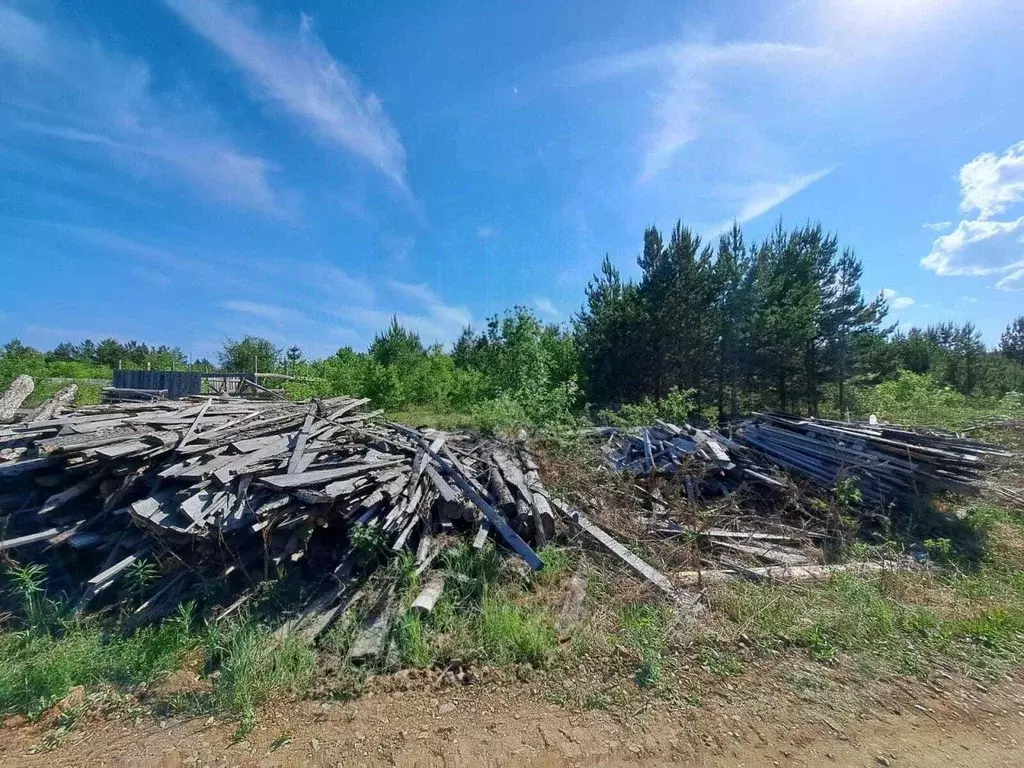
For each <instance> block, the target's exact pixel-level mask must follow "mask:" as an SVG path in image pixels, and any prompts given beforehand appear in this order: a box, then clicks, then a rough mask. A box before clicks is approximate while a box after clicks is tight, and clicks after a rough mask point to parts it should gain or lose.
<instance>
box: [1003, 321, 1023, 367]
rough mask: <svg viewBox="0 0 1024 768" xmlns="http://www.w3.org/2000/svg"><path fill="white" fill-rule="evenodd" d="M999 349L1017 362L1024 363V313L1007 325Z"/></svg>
mask: <svg viewBox="0 0 1024 768" xmlns="http://www.w3.org/2000/svg"><path fill="white" fill-rule="evenodd" d="M999 351H1000V352H1001V353H1002V354H1003V355H1004V356H1005V357H1008V358H1010V359H1011V360H1013V361H1014V362H1015V363H1020V364H1021V365H1024V315H1021V316H1020V317H1018V318H1017V319H1016V320H1014V321H1013V322H1012V323H1010V324H1009V325H1008V326H1006V330H1005V331H1003V335H1002V336H1001V337H1000V338H999Z"/></svg>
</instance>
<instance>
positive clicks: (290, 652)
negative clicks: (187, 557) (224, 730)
mask: <svg viewBox="0 0 1024 768" xmlns="http://www.w3.org/2000/svg"><path fill="white" fill-rule="evenodd" d="M211 650H212V657H213V661H215V662H216V663H217V666H218V669H219V671H220V675H219V677H218V678H217V680H216V683H215V686H214V692H215V696H216V699H217V702H218V704H219V705H220V708H221V709H223V710H225V711H227V712H231V713H233V714H235V715H237V716H238V718H239V721H240V723H239V726H238V731H237V733H236V736H237V737H238V738H244V736H246V735H247V734H248V733H249V732H250V731H251V730H252V727H253V725H254V724H255V722H256V710H257V708H258V707H259V706H260V705H261V704H263V703H264V702H265V701H266V700H267V698H268V697H269V696H270V694H272V693H275V692H279V691H291V692H296V693H297V692H298V691H299V690H301V689H302V688H303V687H304V686H305V685H306V684H307V683H309V681H310V680H311V679H312V678H313V673H314V670H315V668H316V654H315V652H314V650H313V649H312V648H310V647H309V646H308V645H306V644H304V643H302V642H301V641H300V640H297V639H296V638H295V637H293V636H292V637H287V638H285V639H283V640H278V639H277V638H275V637H274V636H273V635H271V634H269V633H268V632H267V631H266V629H265V628H263V627H261V626H260V625H257V624H252V623H247V622H243V623H240V624H237V625H234V626H231V627H229V628H228V629H227V630H226V631H224V632H223V633H220V632H216V633H214V636H213V643H212V647H211Z"/></svg>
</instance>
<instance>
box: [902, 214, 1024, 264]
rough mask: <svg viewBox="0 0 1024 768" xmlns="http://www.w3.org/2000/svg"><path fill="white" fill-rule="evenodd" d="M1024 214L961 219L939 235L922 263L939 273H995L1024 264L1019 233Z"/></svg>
mask: <svg viewBox="0 0 1024 768" xmlns="http://www.w3.org/2000/svg"><path fill="white" fill-rule="evenodd" d="M1021 234H1024V216H1022V217H1021V218H1019V219H1016V220H1014V221H986V220H968V221H961V222H960V223H959V224H958V225H957V227H956V229H954V230H953V231H952V232H950V233H949V234H948V235H942V236H941V237H939V238H936V240H935V242H934V243H932V250H931V252H930V253H929V254H928V255H927V256H925V257H924V258H923V259H921V266H922V267H924V268H925V269H930V270H932V271H933V272H935V273H936V274H938V275H943V276H953V275H957V276H960V275H967V276H975V277H977V276H982V275H994V274H999V273H1001V272H1006V271H1008V270H1011V269H1014V268H1015V267H1018V266H1021V265H1022V264H1024V249H1022V248H1021V247H1020V246H1021V238H1020V235H1021Z"/></svg>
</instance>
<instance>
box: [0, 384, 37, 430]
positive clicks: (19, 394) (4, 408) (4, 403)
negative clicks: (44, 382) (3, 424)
mask: <svg viewBox="0 0 1024 768" xmlns="http://www.w3.org/2000/svg"><path fill="white" fill-rule="evenodd" d="M35 388H36V383H35V381H34V380H33V379H32V377H31V376H26V375H25V374H21V375H20V376H18V377H17V378H15V379H14V381H12V382H11V384H10V386H8V387H7V389H6V391H5V392H4V393H3V395H0V421H10V420H11V419H13V418H14V414H15V413H16V412H17V410H18V409H19V408H21V404H22V403H24V402H25V400H26V399H27V398H28V396H29V395H31V394H32V391H33V390H34V389H35Z"/></svg>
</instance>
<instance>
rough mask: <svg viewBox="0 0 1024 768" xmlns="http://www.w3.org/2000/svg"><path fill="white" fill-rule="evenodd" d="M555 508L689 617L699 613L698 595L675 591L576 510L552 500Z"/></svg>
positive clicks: (662, 575) (654, 569)
mask: <svg viewBox="0 0 1024 768" xmlns="http://www.w3.org/2000/svg"><path fill="white" fill-rule="evenodd" d="M552 502H553V503H554V504H555V506H556V507H557V508H558V509H559V510H561V512H562V514H563V515H564V516H565V517H566V519H568V520H569V522H571V523H573V524H575V525H578V526H579V527H580V528H581V529H583V531H585V532H586V533H588V534H589V535H590V536H591V537H593V538H594V539H595V540H597V541H598V542H599V543H600V544H601V545H603V546H604V547H605V548H606V549H608V550H609V551H610V552H612V553H613V554H614V555H615V556H616V557H618V558H619V559H620V560H622V562H624V563H625V564H626V565H628V566H629V567H630V568H632V569H633V570H634V571H636V572H637V573H638V574H640V575H641V576H642V577H643V578H644V579H646V580H647V581H648V582H650V583H651V584H653V585H654V586H656V587H657V588H658V589H660V590H661V591H662V592H664V593H665V594H667V595H668V596H669V597H671V598H672V599H673V600H674V601H675V602H676V603H677V604H678V605H679V606H680V607H681V608H683V610H685V611H686V612H687V613H688V614H690V615H691V616H693V615H696V614H697V613H698V612H699V611H700V595H698V594H694V593H693V592H687V591H686V590H680V589H677V588H676V587H675V586H674V585H673V584H672V582H671V581H669V579H668V577H667V576H665V574H663V573H662V572H661V571H659V570H657V569H656V568H654V567H653V566H652V565H650V564H649V563H647V562H646V561H644V560H643V559H642V558H640V557H638V556H637V555H635V554H633V553H632V552H630V551H629V550H628V549H627V548H626V547H625V546H623V545H622V544H621V543H619V542H618V541H616V540H615V538H613V537H612V536H611V535H609V534H608V533H606V532H605V531H604V529H602V528H601V527H600V526H598V525H597V524H596V523H594V522H592V521H591V520H590V518H588V517H587V516H586V515H584V514H583V513H582V512H580V511H578V510H574V509H572V508H571V507H569V506H568V505H566V504H565V503H564V502H561V501H558V500H556V499H552Z"/></svg>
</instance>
